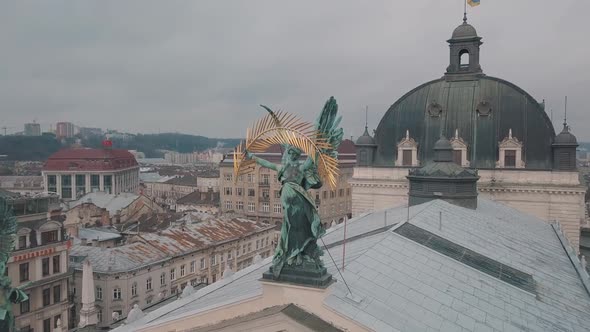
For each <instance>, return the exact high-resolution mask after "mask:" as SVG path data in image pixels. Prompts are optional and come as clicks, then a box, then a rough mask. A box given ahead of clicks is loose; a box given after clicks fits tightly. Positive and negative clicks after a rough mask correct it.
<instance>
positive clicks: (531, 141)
mask: <svg viewBox="0 0 590 332" xmlns="http://www.w3.org/2000/svg"><path fill="white" fill-rule="evenodd" d="M484 101H485V102H487V103H486V104H485V105H486V112H487V110H490V111H489V113H485V114H487V115H479V114H480V113H479V112H478V109H479V108H480V107H481V104H480V103H481V102H484ZM431 103H437V104H439V105H440V106H441V107H442V112H441V113H440V114H438V115H434V116H433V115H431V114H430V113H429V112H428V111H427V108H428V106H429V105H430V104H431ZM482 114H484V113H482ZM510 129H512V132H513V136H514V137H517V138H518V139H519V140H520V141H521V142H523V146H524V148H523V159H524V161H525V163H526V168H531V169H551V167H552V161H551V157H550V156H551V143H552V142H553V139H554V138H555V130H554V128H553V125H552V124H551V121H550V120H549V117H548V116H547V114H546V113H545V111H544V109H543V107H542V106H541V105H540V104H539V103H538V102H537V101H536V100H535V99H534V98H533V97H532V96H531V95H529V94H528V93H527V92H525V91H524V90H522V89H521V88H519V87H518V86H516V85H514V84H512V83H510V82H508V81H505V80H502V79H499V78H494V77H491V76H483V77H479V78H476V79H473V80H468V81H446V80H445V79H444V78H441V79H437V80H434V81H431V82H427V83H424V84H422V85H420V86H418V87H417V88H415V89H413V90H411V91H410V92H408V93H407V94H405V95H404V96H402V97H401V98H400V99H398V100H397V101H396V102H395V103H394V104H393V105H392V106H391V107H390V108H389V110H388V111H387V112H386V113H385V115H384V116H383V118H382V119H381V122H380V123H379V126H378V127H377V131H376V134H375V141H376V143H377V145H378V147H377V153H376V155H375V160H374V164H375V165H380V166H387V165H393V163H394V161H395V159H396V154H397V149H396V148H395V146H396V144H397V143H398V142H399V141H400V140H401V139H402V138H403V137H405V135H406V130H409V133H410V137H412V138H413V139H415V140H416V141H417V142H418V159H419V160H421V161H422V162H426V161H430V160H432V159H433V157H434V152H433V146H434V144H435V142H436V141H437V140H438V139H439V137H440V136H441V134H442V135H444V136H446V137H453V136H454V133H455V130H458V132H459V136H460V137H461V138H462V139H463V140H464V141H465V142H466V143H467V146H468V151H467V152H468V153H467V159H468V160H469V161H470V165H471V167H472V168H495V167H496V161H497V160H498V145H499V142H500V141H501V140H502V139H503V138H505V137H506V136H508V131H509V130H510Z"/></svg>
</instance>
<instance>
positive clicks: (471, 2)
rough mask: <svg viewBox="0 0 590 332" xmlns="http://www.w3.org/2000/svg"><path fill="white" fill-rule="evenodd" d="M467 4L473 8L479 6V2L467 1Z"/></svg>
mask: <svg viewBox="0 0 590 332" xmlns="http://www.w3.org/2000/svg"><path fill="white" fill-rule="evenodd" d="M467 4H469V5H470V6H471V7H475V6H479V0H467Z"/></svg>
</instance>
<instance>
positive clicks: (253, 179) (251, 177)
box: [248, 174, 256, 183]
mask: <svg viewBox="0 0 590 332" xmlns="http://www.w3.org/2000/svg"><path fill="white" fill-rule="evenodd" d="M255 180H256V177H255V176H254V174H248V182H249V183H254V181H255Z"/></svg>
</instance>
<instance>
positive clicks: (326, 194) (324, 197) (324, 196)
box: [322, 190, 328, 199]
mask: <svg viewBox="0 0 590 332" xmlns="http://www.w3.org/2000/svg"><path fill="white" fill-rule="evenodd" d="M322 198H323V199H327V198H328V192H327V191H325V190H324V191H323V192H322Z"/></svg>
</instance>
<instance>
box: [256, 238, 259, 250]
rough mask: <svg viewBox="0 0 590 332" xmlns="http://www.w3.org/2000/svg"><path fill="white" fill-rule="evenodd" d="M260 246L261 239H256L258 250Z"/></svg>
mask: <svg viewBox="0 0 590 332" xmlns="http://www.w3.org/2000/svg"><path fill="white" fill-rule="evenodd" d="M259 246H260V240H256V250H258V247H259Z"/></svg>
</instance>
